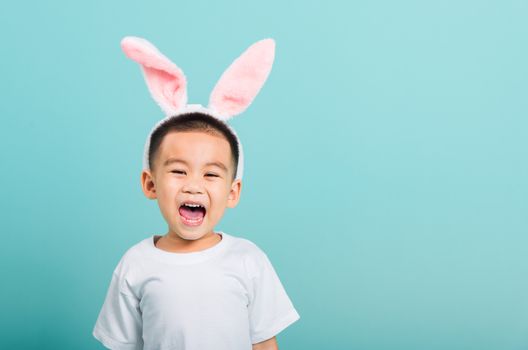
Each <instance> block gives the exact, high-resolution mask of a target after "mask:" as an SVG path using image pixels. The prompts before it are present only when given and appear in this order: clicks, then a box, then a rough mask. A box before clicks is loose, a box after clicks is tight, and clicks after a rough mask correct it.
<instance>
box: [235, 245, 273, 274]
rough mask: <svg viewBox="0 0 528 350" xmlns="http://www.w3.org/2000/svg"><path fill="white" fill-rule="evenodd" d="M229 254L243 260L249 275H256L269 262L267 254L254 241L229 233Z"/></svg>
mask: <svg viewBox="0 0 528 350" xmlns="http://www.w3.org/2000/svg"><path fill="white" fill-rule="evenodd" d="M229 238H230V240H231V242H230V243H231V244H230V248H229V252H230V254H234V255H236V257H237V259H240V260H241V261H243V262H244V265H245V267H246V270H247V272H248V274H249V276H250V277H254V276H255V275H258V274H259V272H260V271H261V270H262V268H263V267H267V266H268V264H271V263H270V262H269V259H268V256H267V254H266V253H265V252H264V250H263V249H262V248H261V247H259V246H258V245H257V244H256V243H255V242H253V241H251V240H249V239H247V238H242V237H238V236H233V235H230V237H229Z"/></svg>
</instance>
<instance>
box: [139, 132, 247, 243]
mask: <svg viewBox="0 0 528 350" xmlns="http://www.w3.org/2000/svg"><path fill="white" fill-rule="evenodd" d="M176 160H178V161H176ZM154 162H155V164H154V166H153V168H154V169H153V171H143V173H142V175H141V180H142V186H143V192H144V193H145V195H146V196H147V197H148V198H151V199H155V198H156V199H157V200H158V205H159V207H160V210H161V213H162V215H163V217H164V218H165V220H166V221H167V224H168V225H169V230H170V231H169V234H170V235H174V234H176V235H177V236H179V237H181V238H183V239H186V240H197V239H200V238H202V237H203V238H207V237H210V236H211V235H213V234H214V231H213V230H214V227H215V225H216V224H217V223H218V222H219V221H220V219H221V218H222V216H223V214H224V210H225V208H226V207H229V208H233V207H235V206H236V205H237V203H238V200H239V196H240V189H241V186H242V183H241V180H240V179H235V180H232V178H233V173H234V172H235V169H234V167H233V164H232V156H231V149H230V146H229V143H228V141H227V140H226V139H225V138H223V137H222V136H216V135H211V134H208V133H204V132H199V131H189V132H175V131H172V132H169V133H168V134H167V135H165V137H164V138H163V141H162V143H161V145H160V147H159V149H158V151H157V154H156V158H155V160H154ZM209 163H218V164H220V165H224V166H225V167H226V169H223V168H222V167H219V166H216V165H213V164H209ZM187 201H192V202H198V203H200V204H202V205H203V206H204V207H205V209H206V211H205V215H204V217H203V220H202V221H201V222H200V221H199V220H198V223H192V222H190V221H188V220H185V218H184V217H183V216H182V215H180V206H181V205H182V204H183V203H184V202H187ZM174 238H177V237H176V236H174Z"/></svg>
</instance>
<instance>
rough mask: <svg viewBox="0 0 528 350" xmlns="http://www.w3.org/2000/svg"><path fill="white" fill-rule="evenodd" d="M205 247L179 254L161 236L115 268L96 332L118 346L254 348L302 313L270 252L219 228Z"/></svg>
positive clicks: (106, 342)
mask: <svg viewBox="0 0 528 350" xmlns="http://www.w3.org/2000/svg"><path fill="white" fill-rule="evenodd" d="M218 233H219V234H221V235H222V240H221V241H220V242H219V243H217V244H216V245H214V246H212V247H210V248H207V249H205V250H202V251H198V252H191V253H172V252H167V251H165V250H162V249H159V248H158V247H156V246H155V245H154V236H151V237H148V238H146V239H144V240H142V241H140V242H139V243H137V244H135V245H134V246H133V247H131V248H130V249H128V250H127V251H126V253H125V254H124V255H123V257H122V258H121V260H120V261H119V263H118V264H117V267H116V268H115V270H114V272H113V275H112V280H111V282H110V287H109V289H108V292H107V294H106V298H105V301H104V304H103V306H102V308H101V311H100V312H99V316H98V318H97V321H96V323H95V326H94V329H93V336H94V337H95V338H96V339H98V340H99V341H100V342H101V343H102V344H103V345H105V346H106V347H108V348H110V349H114V350H120V349H123V350H125V349H126V350H132V349H134V350H136V349H144V350H154V349H156V350H169V349H174V350H224V349H225V350H251V348H252V344H255V343H258V342H261V341H264V340H267V339H269V338H271V337H273V336H275V335H276V334H278V333H279V332H281V331H282V330H284V329H285V328H286V327H288V326H289V325H291V324H292V323H293V322H295V321H297V320H298V319H299V318H300V316H299V314H298V313H297V310H296V309H295V308H294V306H293V304H292V302H291V300H290V298H289V297H288V295H287V294H286V291H285V290H284V287H283V285H282V283H281V282H280V280H279V278H278V276H277V274H276V272H275V270H274V268H273V266H272V265H271V262H270V261H269V259H268V257H267V255H266V254H265V253H264V252H263V251H262V250H261V249H260V248H259V247H258V246H257V245H256V244H255V243H253V242H251V241H249V240H247V239H245V238H240V237H236V236H232V235H229V234H227V233H225V232H222V231H219V232H218Z"/></svg>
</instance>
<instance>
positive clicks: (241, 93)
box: [209, 39, 275, 120]
mask: <svg viewBox="0 0 528 350" xmlns="http://www.w3.org/2000/svg"><path fill="white" fill-rule="evenodd" d="M274 57H275V41H274V40H273V39H263V40H260V41H257V42H256V43H254V44H253V45H251V46H250V47H249V48H248V49H247V50H246V51H245V52H244V53H243V54H242V55H240V56H239V57H238V58H237V59H236V60H235V61H234V62H233V63H232V64H231V65H230V66H229V68H227V70H226V71H225V72H224V74H222V76H221V77H220V80H218V83H216V86H215V87H214V89H213V92H211V96H210V98H209V108H211V109H213V110H215V111H216V112H218V113H219V114H220V116H221V117H222V118H223V120H227V119H229V118H230V117H232V116H234V115H237V114H240V113H242V112H243V111H244V110H245V109H246V108H247V107H248V106H249V105H250V104H251V102H253V99H254V98H255V96H257V94H258V92H259V91H260V88H261V87H262V85H264V82H265V81H266V79H267V78H268V75H269V72H270V71H271V66H272V65H273V59H274Z"/></svg>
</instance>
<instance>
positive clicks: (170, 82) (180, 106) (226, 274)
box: [93, 38, 300, 350]
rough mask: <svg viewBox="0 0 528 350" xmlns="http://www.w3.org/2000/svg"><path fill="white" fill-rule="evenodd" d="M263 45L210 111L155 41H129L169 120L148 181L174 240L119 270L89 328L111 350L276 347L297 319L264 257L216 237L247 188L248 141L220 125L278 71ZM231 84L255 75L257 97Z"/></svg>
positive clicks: (129, 259) (158, 241)
mask: <svg viewBox="0 0 528 350" xmlns="http://www.w3.org/2000/svg"><path fill="white" fill-rule="evenodd" d="M257 44H258V45H257ZM257 44H255V45H256V46H255V45H254V46H252V47H251V48H250V49H248V50H247V51H246V53H244V55H242V56H241V57H240V58H239V59H238V60H237V61H235V62H234V64H233V65H232V66H231V67H230V68H229V69H228V70H227V71H226V73H224V75H223V76H222V78H221V79H220V81H219V83H218V84H217V86H216V87H215V90H214V91H213V94H212V95H211V101H217V102H211V103H210V105H209V108H203V107H201V106H197V105H187V104H186V91H185V89H186V82H185V77H184V76H183V74H182V73H181V71H179V69H175V68H177V67H175V65H173V64H172V66H171V65H170V63H171V62H167V60H168V59H167V58H166V57H164V56H162V55H161V53H159V51H157V50H155V48H154V47H153V46H152V45H151V44H150V43H148V42H146V41H145V40H144V39H140V38H128V39H127V38H125V39H124V40H123V42H122V46H123V49H124V50H125V52H126V53H127V55H129V57H131V58H133V59H134V60H136V61H138V62H139V63H141V64H142V67H143V72H144V73H145V78H146V80H147V83H148V86H149V89H150V91H151V93H152V95H153V97H154V98H155V99H156V101H157V102H158V103H159V104H160V106H162V108H163V109H164V110H165V111H166V112H167V115H168V116H167V117H166V118H165V119H164V120H162V121H161V122H160V123H158V124H157V125H156V126H155V127H154V128H153V129H152V131H151V134H150V135H149V137H148V139H147V143H146V144H145V152H144V170H143V172H142V174H141V184H142V189H143V192H144V194H145V195H146V196H147V197H148V198H150V199H157V201H158V205H159V208H160V211H161V213H162V215H163V217H164V218H165V220H166V222H167V224H168V232H167V233H166V234H165V235H164V236H158V235H152V236H150V237H148V238H146V239H144V240H142V241H141V242H139V243H137V244H135V245H134V246H133V247H131V248H130V249H129V250H127V252H126V253H125V254H124V255H123V257H122V258H121V260H120V261H119V263H118V264H117V267H116V268H115V270H114V272H113V275H112V280H111V282H110V287H109V289H108V292H107V294H106V298H105V301H104V304H103V306H102V309H101V311H100V313H99V316H98V319H97V321H96V324H95V326H94V329H93V335H94V337H95V338H97V339H98V340H99V341H100V342H101V343H103V344H104V345H105V346H106V347H108V348H110V349H145V350H147V349H178V350H209V349H211V350H212V349H215V350H217V349H219V350H223V349H225V350H227V349H229V350H242V349H244V350H248V349H277V342H276V337H275V336H276V334H278V333H279V332H281V331H282V330H283V329H285V328H286V327H288V326H289V325H291V324H292V323H293V322H295V321H297V320H298V319H299V318H300V316H299V314H298V313H297V311H296V310H295V308H294V307H293V304H292V303H291V300H290V299H289V297H288V295H287V294H286V292H285V290H284V288H283V286H282V284H281V282H280V280H279V278H278V276H277V274H276V272H275V270H274V268H273V266H272V264H271V262H270V261H269V259H268V257H267V255H266V254H265V253H264V252H263V251H262V250H261V249H260V248H259V247H258V246H257V245H255V244H254V243H252V242H251V241H249V240H247V239H244V238H240V237H236V236H232V235H230V234H227V233H225V232H222V231H217V232H215V231H214V227H215V226H216V224H217V223H218V222H219V221H220V219H221V218H222V216H223V213H224V211H225V208H226V207H229V208H234V207H235V206H236V205H237V203H238V201H239V196H240V191H241V186H242V182H241V176H242V169H243V156H242V154H243V153H242V148H241V144H240V140H239V139H238V136H237V135H236V133H235V132H234V130H233V129H232V128H231V127H230V126H229V125H228V124H227V123H225V119H222V118H226V117H225V116H232V115H234V114H237V113H240V111H241V110H243V109H245V108H246V107H247V106H248V105H249V104H250V103H251V101H252V99H253V97H254V96H255V95H256V93H258V90H259V89H260V86H261V85H262V84H263V82H264V81H265V79H266V77H267V74H268V73H269V69H270V68H271V64H270V60H269V45H270V42H269V41H266V42H262V41H261V42H259V43H257ZM266 45H267V47H266ZM273 47H274V46H273ZM241 67H242V70H243V71H244V72H245V74H246V76H245V78H246V79H244V75H241V74H240V70H241ZM248 67H255V68H256V69H257V70H259V71H258V72H256V71H255V70H254V69H253V70H251V69H250V71H247V69H248ZM263 67H264V68H263ZM233 72H234V73H233ZM235 73H236V74H235ZM234 76H236V79H237V80H241V81H248V79H247V77H248V76H250V77H251V79H253V80H254V81H253V90H252V91H251V88H250V89H248V87H247V85H246V86H244V89H243V90H244V91H243V92H241V93H239V94H238V95H237V93H236V92H234V90H233V84H234V83H235V82H234V81H233V77H234ZM251 79H250V80H251ZM255 79H256V80H257V83H256V84H255ZM175 82H177V84H176V83H175ZM235 85H236V84H235ZM168 86H170V87H172V89H168V88H167V87H168ZM227 86H228V87H229V89H228V91H229V94H230V95H228V94H227V92H226V91H227V90H226V89H225V87H227ZM178 89H180V90H179V91H178ZM181 89H184V90H183V91H182V90H181ZM235 90H236V89H235ZM167 91H171V94H169V95H168V94H167ZM215 91H216V92H215ZM248 91H249V95H248ZM215 94H220V97H222V98H220V97H219V95H215ZM243 94H246V95H244V96H243ZM226 97H229V98H226ZM237 104H238V105H237Z"/></svg>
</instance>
